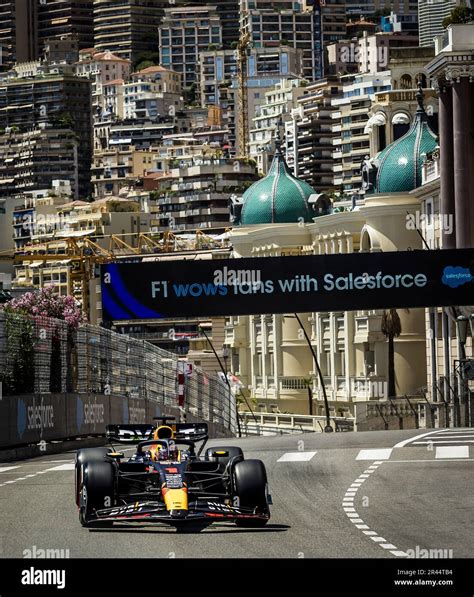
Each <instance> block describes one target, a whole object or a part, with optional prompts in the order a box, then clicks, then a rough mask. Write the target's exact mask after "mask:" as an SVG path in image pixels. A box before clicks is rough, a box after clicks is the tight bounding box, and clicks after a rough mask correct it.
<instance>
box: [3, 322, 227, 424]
mask: <svg viewBox="0 0 474 597" xmlns="http://www.w3.org/2000/svg"><path fill="white" fill-rule="evenodd" d="M182 364H183V361H182V360H180V359H179V358H178V356H177V355H175V354H173V353H171V352H168V351H165V350H162V349H160V348H158V347H157V346H154V345H152V344H149V343H148V342H146V341H145V340H138V339H135V338H131V337H129V336H125V335H122V334H118V333H116V332H112V331H110V330H107V329H104V328H101V327H96V326H93V325H90V324H84V325H81V326H79V327H78V328H77V329H75V330H72V329H71V328H69V327H68V325H67V323H66V322H64V321H61V320H57V319H52V318H45V317H34V318H33V317H25V316H20V315H17V314H11V313H8V314H6V313H4V312H1V311H0V381H1V382H2V394H3V396H19V395H21V396H24V395H29V394H33V395H37V396H46V395H48V394H51V395H60V394H64V395H78V396H81V395H84V394H87V395H94V396H110V397H113V398H117V399H120V398H124V399H127V400H131V401H133V402H135V401H139V402H140V401H149V402H151V403H154V404H156V405H160V406H162V407H168V408H177V407H178V406H181V407H182V408H181V412H183V413H189V414H190V415H192V416H193V417H196V418H198V419H200V420H203V421H208V422H210V423H215V424H217V425H219V426H222V427H223V428H225V429H227V430H229V431H231V432H234V431H235V429H236V408H235V398H234V396H233V395H232V394H231V393H230V392H229V388H228V386H227V384H226V383H225V382H224V381H223V380H221V379H219V378H218V377H217V376H216V377H210V376H208V375H207V374H206V373H204V372H203V371H202V370H201V369H200V368H199V367H196V366H195V367H193V370H192V374H191V375H190V376H185V377H184V401H183V403H182V404H181V405H179V404H178V374H179V373H180V372H181V371H182V370H183V369H184V368H183V367H182ZM117 422H120V421H117ZM135 422H136V423H138V422H140V421H138V420H137V421H135ZM143 422H145V421H143Z"/></svg>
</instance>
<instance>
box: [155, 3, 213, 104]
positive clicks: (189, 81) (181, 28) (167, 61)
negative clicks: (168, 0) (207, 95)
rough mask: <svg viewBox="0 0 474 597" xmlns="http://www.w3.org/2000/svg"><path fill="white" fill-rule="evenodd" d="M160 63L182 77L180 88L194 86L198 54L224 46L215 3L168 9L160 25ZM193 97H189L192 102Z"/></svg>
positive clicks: (196, 77) (196, 75)
mask: <svg viewBox="0 0 474 597" xmlns="http://www.w3.org/2000/svg"><path fill="white" fill-rule="evenodd" d="M159 45H160V54H161V64H162V65H163V66H165V67H166V68H170V69H172V70H174V71H176V72H178V73H181V74H182V77H183V88H185V89H186V88H188V89H189V88H191V86H193V84H194V88H195V87H196V84H197V80H198V61H199V54H200V53H201V52H203V51H205V50H211V49H219V48H222V45H223V32H222V23H221V18H220V15H219V13H218V11H217V8H216V6H213V5H204V6H183V7H173V8H167V9H166V10H165V16H164V17H163V21H162V24H161V26H160V28H159ZM192 99H193V98H192V97H188V100H190V101H192Z"/></svg>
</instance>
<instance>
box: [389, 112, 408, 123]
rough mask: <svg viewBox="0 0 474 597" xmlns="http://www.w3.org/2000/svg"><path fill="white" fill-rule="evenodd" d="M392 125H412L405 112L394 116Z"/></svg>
mask: <svg viewBox="0 0 474 597" xmlns="http://www.w3.org/2000/svg"><path fill="white" fill-rule="evenodd" d="M392 124H410V118H409V117H408V115H407V114H405V113H404V112H398V114H395V115H394V116H393V118H392Z"/></svg>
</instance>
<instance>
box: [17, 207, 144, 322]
mask: <svg viewBox="0 0 474 597" xmlns="http://www.w3.org/2000/svg"><path fill="white" fill-rule="evenodd" d="M27 209H29V210H30V211H31V212H32V213H33V216H32V217H33V222H34V223H35V224H34V226H33V228H32V230H31V234H30V239H29V242H28V245H29V246H28V247H25V246H23V247H21V248H19V250H18V255H19V257H20V260H19V261H18V263H17V265H16V266H15V278H14V280H13V287H14V288H22V287H33V288H44V287H45V286H49V285H54V286H55V288H56V289H57V292H58V293H59V294H63V295H72V296H74V297H75V298H76V299H77V300H78V301H79V302H80V303H81V304H83V305H84V303H85V302H86V303H88V302H89V287H88V277H87V275H86V277H84V276H85V274H87V272H84V271H83V269H82V268H83V267H84V264H81V263H80V262H77V261H71V259H65V258H63V257H61V255H58V258H57V259H47V260H46V259H45V260H43V261H41V260H34V261H33V260H31V259H28V257H29V255H30V254H32V253H36V254H37V253H38V251H42V250H43V251H45V252H46V249H48V251H49V252H52V251H56V252H58V253H64V252H65V248H66V246H67V243H68V242H69V241H68V239H73V240H74V241H75V242H76V243H77V244H78V245H79V246H81V244H82V243H83V241H84V239H93V240H94V242H96V243H97V244H98V245H100V246H102V247H103V248H104V249H107V247H108V245H109V238H108V237H109V236H110V235H112V234H120V235H130V238H133V235H136V234H137V233H139V232H142V231H148V229H149V215H148V214H144V213H140V206H139V204H138V203H137V202H136V201H130V200H128V199H126V198H121V197H107V198H104V199H101V200H98V201H93V202H91V203H88V202H85V201H66V202H65V201H64V200H63V201H62V202H61V203H60V204H58V203H57V201H56V200H55V198H52V197H45V198H42V199H40V198H37V199H36V200H34V202H32V203H31V204H29V205H28V206H27ZM39 214H42V217H40V215H39ZM22 217H24V215H22ZM19 224H20V225H21V221H20V222H19ZM125 238H126V236H125ZM131 242H133V241H131ZM85 280H87V282H86V281H85ZM84 310H85V311H86V312H87V311H88V306H87V305H84Z"/></svg>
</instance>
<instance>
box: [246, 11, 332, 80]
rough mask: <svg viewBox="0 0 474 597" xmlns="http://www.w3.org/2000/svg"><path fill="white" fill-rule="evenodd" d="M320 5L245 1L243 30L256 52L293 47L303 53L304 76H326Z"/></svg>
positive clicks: (310, 77)
mask: <svg viewBox="0 0 474 597" xmlns="http://www.w3.org/2000/svg"><path fill="white" fill-rule="evenodd" d="M319 11H320V8H319V4H317V5H314V6H313V5H310V4H309V3H308V2H307V1H306V0H279V1H278V2H269V1H268V0H242V3H241V14H240V19H241V23H240V27H241V31H242V32H243V33H248V34H249V36H250V40H251V45H252V46H253V47H256V48H263V47H273V48H276V47H279V46H281V45H285V46H292V47H294V48H296V49H299V50H301V51H302V53H303V76H304V77H305V78H306V79H308V80H312V79H315V78H318V76H320V75H321V73H322V68H323V66H322V38H321V18H320V12H319Z"/></svg>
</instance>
